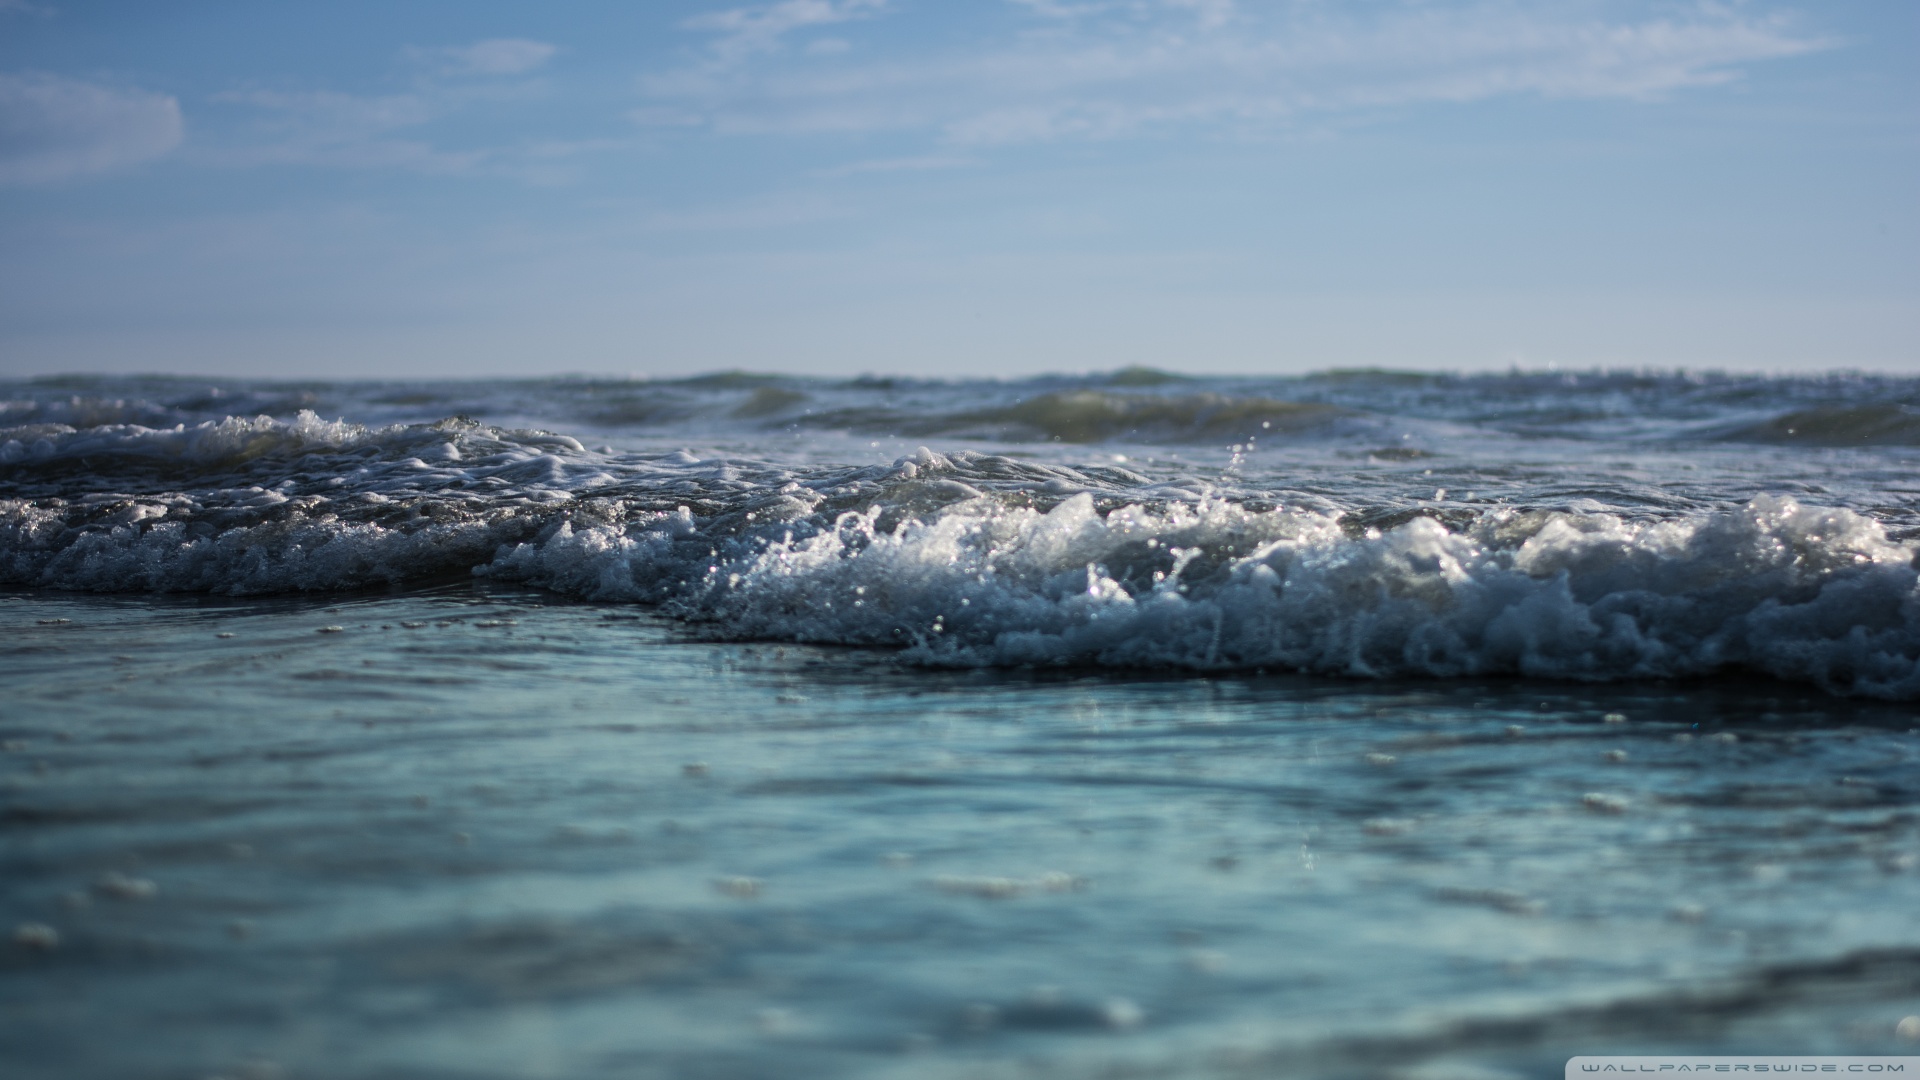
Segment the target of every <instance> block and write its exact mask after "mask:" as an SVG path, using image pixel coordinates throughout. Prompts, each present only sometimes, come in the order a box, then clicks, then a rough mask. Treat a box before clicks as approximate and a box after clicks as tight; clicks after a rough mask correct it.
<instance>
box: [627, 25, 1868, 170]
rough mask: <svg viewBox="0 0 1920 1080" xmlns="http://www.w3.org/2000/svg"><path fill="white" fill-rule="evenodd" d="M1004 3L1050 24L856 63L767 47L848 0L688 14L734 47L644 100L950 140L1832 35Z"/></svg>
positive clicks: (1277, 105) (1235, 119)
mask: <svg viewBox="0 0 1920 1080" xmlns="http://www.w3.org/2000/svg"><path fill="white" fill-rule="evenodd" d="M1012 3H1013V4H1014V5H1016V7H1017V9H1018V10H1019V11H1020V12H1021V13H1022V14H1023V15H1024V16H1026V17H1027V19H1029V20H1031V19H1040V20H1044V26H1045V27H1046V29H1045V30H1044V31H1040V30H1036V31H1034V32H1024V31H1022V30H1021V29H1020V27H1019V25H1018V23H1017V22H1016V24H1015V25H1013V26H1012V27H1010V28H1009V29H1008V32H1006V33H1005V34H1003V35H1002V36H1001V37H1000V38H999V39H997V40H993V39H987V41H986V43H985V44H981V45H979V46H975V47H970V48H964V49H960V48H945V49H938V48H936V49H931V50H923V51H921V52H918V53H914V54H908V53H902V52H895V53H894V54H892V55H890V56H879V57H877V58H875V59H871V60H865V59H863V60H861V61H859V62H851V61H848V60H847V59H846V58H844V57H843V58H838V59H834V58H814V57H807V56H804V55H800V56H796V55H794V54H791V53H779V54H776V49H775V48H774V47H773V44H774V43H777V41H778V37H779V35H780V34H782V33H785V32H787V31H789V30H792V29H794V28H796V27H798V26H802V25H811V24H813V23H816V22H822V21H829V20H831V21H841V20H844V19H847V18H851V17H853V15H854V14H856V10H855V8H854V6H853V0H848V2H847V3H842V4H834V3H829V2H827V0H788V2H787V3H784V4H776V5H773V6H771V7H763V8H751V9H738V10H736V11H731V12H726V13H722V14H721V15H714V16H708V17H706V18H703V19H699V20H695V21H693V22H690V23H688V24H686V25H688V26H689V27H691V28H693V29H703V30H707V31H709V32H711V33H714V34H715V35H716V38H715V40H714V42H713V44H712V47H713V49H714V50H715V54H716V55H718V56H721V57H722V58H724V59H726V60H727V61H729V62H730V64H731V66H730V67H726V68H724V69H717V68H715V67H713V66H711V65H699V66H694V67H688V68H682V69H679V70H677V71H669V72H662V73H659V74H657V75H655V76H653V77H650V78H648V79H646V80H644V81H643V84H642V85H643V90H644V91H645V92H646V93H647V95H648V97H649V99H650V100H649V102H648V104H647V107H646V108H645V109H643V110H641V112H640V113H638V114H636V115H638V116H642V117H667V116H671V117H673V118H674V119H675V122H676V123H680V124H686V125H693V126H705V127H707V128H709V129H711V130H715V131H720V132H728V133H755V132H780V133H788V134H795V133H809V132H842V133H845V132H862V131H898V132H913V131H919V132H922V133H924V134H927V135H929V136H934V137H938V138H940V139H943V140H945V141H947V142H950V143H954V144H987V143H1005V142H1031V141H1040V140H1051V139H1063V138H1111V137H1117V136H1122V135H1127V134H1131V133H1139V132H1146V131H1153V130H1160V129H1169V128H1179V127H1188V128H1191V127H1202V126H1211V127H1214V128H1223V127H1238V128H1254V129H1257V128H1260V127H1270V126H1273V125H1275V124H1280V123H1284V122H1286V121H1287V120H1289V119H1291V118H1294V117H1298V116H1302V115H1308V114H1315V113H1321V114H1325V113H1337V112H1342V111H1353V110H1365V109H1378V108H1382V107H1390V106H1403V105H1413V104H1420V103H1460V102H1471V101H1479V100H1486V99H1490V98H1497V97H1511V96H1522V95H1525V96H1533V97H1542V98H1585V99H1624V100H1638V101H1645V100H1653V99H1658V98H1660V97H1663V96H1666V95H1670V94H1673V93H1675V92H1678V91H1682V90H1686V89H1689V88H1694V87H1700V86H1709V85H1714V84H1719V83H1725V82H1729V81H1732V80H1735V79H1738V78H1739V77H1741V75H1742V73H1743V71H1744V69H1745V67H1746V66H1748V65H1751V64H1754V63H1759V62H1762V61H1766V60H1772V59H1776V58H1780V57H1786V56H1793V55H1797V54H1801V53H1806V52H1810V51H1813V50H1816V49H1821V48H1826V47H1828V46H1829V44H1830V43H1828V42H1826V41H1823V40H1820V39H1817V38H1815V37H1812V36H1809V35H1806V34H1802V33H1798V32H1796V31H1795V30H1794V28H1793V26H1792V25H1791V23H1790V22H1789V21H1788V20H1787V19H1785V18H1784V17H1782V16H1779V15H1772V14H1767V13H1765V12H1764V11H1759V10H1757V9H1756V6H1755V5H1750V4H1738V5H1725V4H1716V3H1707V2H1701V3H1697V4H1690V5H1688V4H1682V5H1675V4H1665V5H1663V6H1661V7H1660V8H1658V9H1657V10H1650V9H1648V7H1647V5H1646V4H1645V3H1636V2H1634V0H1593V2H1589V3H1584V4H1580V5H1577V6H1575V5H1521V4H1515V3H1512V2H1508V0H1467V2H1465V3H1458V4H1436V3H1429V2H1423V0H1379V2H1373V3H1364V4H1358V3H1356V4H1343V5H1328V4H1324V3H1318V2H1314V0H1294V2H1286V3H1277V4H1271V5H1267V6H1264V7H1261V8H1260V9H1258V10H1255V9H1253V8H1251V7H1246V6H1236V5H1235V4H1234V3H1233V2H1232V0H1154V2H1146V0H1131V2H1128V3H1106V4H1092V3H1065V2H1061V0H1012ZM878 8H879V4H878V2H877V0H876V2H874V3H868V4H862V5H860V8H859V11H858V12H857V13H861V14H868V13H873V12H874V11H877V10H878ZM869 52H870V51H863V52H862V53H860V54H858V55H860V56H862V57H865V56H867V55H869Z"/></svg>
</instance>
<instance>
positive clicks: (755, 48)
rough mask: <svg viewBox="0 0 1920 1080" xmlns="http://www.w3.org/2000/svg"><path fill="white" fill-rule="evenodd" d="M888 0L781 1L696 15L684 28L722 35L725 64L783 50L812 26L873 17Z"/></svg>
mask: <svg viewBox="0 0 1920 1080" xmlns="http://www.w3.org/2000/svg"><path fill="white" fill-rule="evenodd" d="M887 3H888V0H780V2H779V3H776V4H764V5H761V6H759V7H744V8H732V9H729V10H727V11H716V12H713V13H711V14H707V15H696V16H694V17H693V18H691V19H688V20H687V21H686V22H684V23H682V24H681V25H683V26H685V27H686V28H688V29H690V30H709V31H712V32H714V33H715V34H716V35H718V36H717V37H716V38H715V40H714V43H713V52H714V55H715V56H716V57H717V58H718V59H720V60H721V61H722V62H725V63H733V62H737V61H739V60H743V59H745V58H747V57H749V56H752V55H753V54H755V53H765V52H773V51H776V50H778V49H779V48H780V45H781V40H780V39H781V38H783V37H785V36H786V35H788V34H790V33H792V32H794V31H795V30H802V29H805V28H806V27H809V26H829V25H832V24H834V23H843V22H848V21H850V20H853V19H858V18H862V17H864V16H867V15H870V14H873V13H875V12H877V11H879V10H881V9H882V8H884V7H886V6H887Z"/></svg>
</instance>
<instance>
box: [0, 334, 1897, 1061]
mask: <svg viewBox="0 0 1920 1080" xmlns="http://www.w3.org/2000/svg"><path fill="white" fill-rule="evenodd" d="M0 398H4V399H5V400H4V402H0V428H4V430H0V587H3V588H5V589H7V590H8V591H6V592H4V593H0V654H3V655H4V662H3V663H0V745H3V747H4V752H3V753H0V917H4V919H5V926H4V929H5V930H6V931H7V933H8V934H9V937H10V940H8V941H7V942H5V943H4V945H0V1004H3V1006H4V1007H3V1008H0V1058H4V1060H6V1061H7V1062H8V1063H9V1072H10V1074H11V1073H14V1072H17V1073H18V1074H20V1075H24V1076H46V1077H69V1076H73V1077H93V1076H99V1077H108V1076H111V1077H144V1076H152V1077H202V1076H215V1075H219V1076H231V1077H239V1076H273V1075H283V1076H290V1077H304V1076H315V1077H335V1076H339V1077H407V1076H418V1077H464V1076H476V1077H489V1076H497V1077H522V1076H552V1077H579V1076H640V1077H654V1076H657V1077H703V1076H714V1077H721V1076H725V1077H731V1076H769V1077H771V1076H781V1077H786V1076H800V1077H807V1076H816V1077H841V1076H914V1077H919V1076H931V1077H941V1076H955V1077H961V1076H965V1077H971V1076H1061V1075H1064V1076H1108V1075H1127V1076H1150V1077H1153V1076H1168V1077H1174V1076H1273V1075H1284V1076H1305V1077H1374V1076H1388V1075H1397V1076H1409V1077H1414V1076H1417V1077H1466V1076H1483V1077H1484V1076H1494V1077H1499V1076H1515V1077H1518V1076H1535V1075H1557V1072H1558V1069H1559V1065H1560V1062H1562V1061H1563V1060H1564V1059H1565V1058H1566V1057H1567V1056H1569V1055H1571V1054H1574V1053H1593V1052H1652V1051H1658V1050H1687V1051H1697V1052H1709V1051H1714V1050H1725V1051H1729V1052H1732V1051H1756V1050H1764V1051H1769V1052H1790V1051H1791V1052H1841V1051H1844V1052H1856V1053H1875V1052H1899V1051H1901V1050H1903V1049H1907V1050H1910V1049H1911V1044H1910V1043H1906V1042H1903V1041H1901V1039H1900V1037H1899V1036H1898V1034H1897V1031H1898V1030H1900V1029H1899V1028H1898V1026H1897V1025H1899V1023H1900V1021H1901V1020H1902V1018H1903V1017H1908V1016H1913V1015H1916V1014H1920V865H1917V864H1920V816H1917V815H1916V809H1915V806H1916V800H1920V734H1916V730H1915V729H1916V719H1915V711H1914V700H1915V699H1916V697H1920V590H1917V587H1916V570H1915V565H1916V545H1915V538H1916V536H1920V484H1916V482H1915V481H1914V476H1915V469H1914V466H1915V465H1916V464H1920V450H1917V449H1916V448H1915V444H1916V443H1920V420H1916V419H1915V417H1916V415H1920V414H1917V413H1916V405H1920V381H1915V380H1900V379H1891V378H1877V377H1865V376H1832V377H1823V378H1818V379H1756V378H1735V377H1706V376H1702V377H1695V376H1683V375H1659V374H1634V373H1629V374H1607V373H1598V374H1591V375H1572V376H1568V375H1512V376H1488V377H1478V378H1460V377H1425V376H1402V375H1393V374H1384V373H1349V374H1338V373H1336V374H1329V375H1322V376H1315V377H1310V378H1304V379H1293V380H1265V381H1245V380H1239V381H1236V380H1184V379H1176V378H1173V377H1170V376H1164V375H1160V374H1158V373H1153V372H1145V371H1124V372H1119V373H1113V374H1109V375H1102V376H1092V377H1082V378H1071V379H1070V378H1060V379H1041V380H1033V381H1029V382H1024V383H978V384H973V383H958V384H947V383H930V382H898V381H895V382H888V381H882V380H865V381H857V382H852V383H818V382H808V381H803V380H784V379H774V378H763V377H758V376H740V375H727V376H716V377H709V378H706V379H702V380H691V381H686V382H679V383H649V382H632V383H625V382H593V381H587V380H572V381H552V382H544V383H449V384H421V385H407V386H398V385H393V384H378V385H376V384H352V385H308V386H288V385H277V384H275V385H269V384H258V383H229V384H210V383H192V382H185V381H180V380H158V379H154V380H134V379H118V380H77V381H66V382H41V383H33V384H19V383H16V384H8V385H5V386H0ZM1911 1026H1912V1025H1909V1027H1911Z"/></svg>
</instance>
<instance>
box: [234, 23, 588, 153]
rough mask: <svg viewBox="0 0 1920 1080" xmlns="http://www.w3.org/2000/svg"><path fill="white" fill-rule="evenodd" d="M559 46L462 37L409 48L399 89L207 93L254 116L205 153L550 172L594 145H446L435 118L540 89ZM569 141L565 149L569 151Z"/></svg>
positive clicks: (495, 103) (519, 40) (579, 142)
mask: <svg viewBox="0 0 1920 1080" xmlns="http://www.w3.org/2000/svg"><path fill="white" fill-rule="evenodd" d="M558 51H559V49H558V47H557V46H554V45H550V44H547V43H546V42H541V41H529V40H526V39H521V38H494V39H490V40H486V41H477V42H474V43H472V44H468V45H443V46H433V47H420V46H414V47H411V48H408V49H406V50H403V53H402V55H403V57H404V58H405V59H406V60H407V61H408V62H410V63H411V64H413V65H415V66H416V67H417V68H418V69H419V70H420V77H419V78H418V79H417V80H415V81H414V83H413V85H412V86H411V87H410V88H409V89H407V90H405V91H403V92H397V93H388V94H355V93H344V92H340V91H334V90H301V91H288V90H278V89H247V90H234V91H228V92H225V93H221V94H217V95H215V96H214V101H215V102H217V103H220V104H224V105H238V106H243V107H245V108H246V109H247V110H248V112H249V113H250V114H251V115H250V117H249V120H248V122H246V123H244V124H243V125H242V126H241V127H240V128H239V129H238V131H237V132H236V133H235V134H232V135H230V136H229V138H228V139H227V140H226V142H225V143H224V144H223V145H218V146H209V147H207V148H206V149H205V151H204V154H203V156H204V157H205V159H206V160H208V161H212V162H215V163H219V164H224V165H268V164H279V165H320V166H328V167H335V168H374V169H382V168H385V169H405V170H409V171H414V172H427V173H461V172H469V171H473V170H476V169H481V168H487V167H492V168H497V170H498V171H501V172H505V173H512V174H517V175H523V176H525V177H542V178H548V179H551V178H552V177H554V176H556V175H558V171H557V169H556V166H555V162H556V161H557V160H558V159H559V158H562V157H564V156H567V154H569V153H571V152H576V150H577V151H578V152H586V150H585V149H580V148H586V149H592V148H594V147H596V146H598V145H599V144H598V143H597V142H589V141H576V142H572V143H558V142H552V141H546V142H539V143H535V144H528V145H524V146H522V145H518V144H508V145H504V146H481V147H462V148H449V147H447V146H445V145H443V144H442V143H440V142H439V141H437V140H436V139H435V138H434V137H433V136H434V134H435V132H434V131H433V128H434V125H436V124H437V123H439V122H441V121H443V120H447V119H449V118H451V117H453V116H455V115H457V114H460V113H463V112H466V111H468V110H471V109H474V108H483V107H486V106H488V105H497V104H499V103H500V102H502V101H506V100H512V99H515V98H519V97H524V96H526V95H527V94H531V93H537V92H538V89H539V86H538V83H537V82H533V81H529V80H526V79H520V78H515V77H518V76H527V75H531V74H532V73H534V72H535V71H538V70H539V69H540V68H542V67H544V66H545V65H546V63H547V62H548V61H549V60H551V59H552V58H553V56H554V55H555V54H556V53H557V52H558ZM570 148H572V149H570Z"/></svg>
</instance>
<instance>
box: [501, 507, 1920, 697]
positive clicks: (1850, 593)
mask: <svg viewBox="0 0 1920 1080" xmlns="http://www.w3.org/2000/svg"><path fill="white" fill-rule="evenodd" d="M885 513H886V510H885V508H884V507H882V506H879V505H876V506H874V507H872V508H870V509H868V510H866V511H860V512H847V513H843V514H841V515H839V516H838V518H837V519H836V520H834V521H833V522H832V523H831V525H830V526H828V527H826V528H823V529H820V530H817V531H812V532H810V533H809V534H807V535H804V536H802V535H788V534H783V535H780V536H777V537H775V536H770V535H768V534H767V532H766V531H764V530H762V531H760V532H759V533H758V534H757V535H755V536H754V540H755V543H754V544H752V545H747V544H743V543H742V542H741V540H740V539H739V538H731V540H730V542H731V544H732V547H733V549H734V552H733V553H732V554H729V553H728V552H726V551H723V550H722V548H721V547H720V546H710V545H709V544H708V542H707V538H705V537H703V535H702V533H701V531H700V523H699V522H698V521H696V520H695V519H694V518H693V517H692V516H691V515H689V514H687V513H685V512H684V511H683V512H680V513H678V514H671V515H662V516H660V517H659V518H658V519H656V520H654V521H651V522H648V523H645V524H643V525H639V526H631V527H625V528H621V527H614V526H593V527H587V528H584V529H574V528H572V527H571V526H566V525H563V526H561V527H560V528H558V529H555V530H554V531H553V532H552V533H551V534H550V535H548V536H546V537H545V538H543V539H541V540H539V541H536V542H530V543H524V544H520V545H516V546H513V547H510V548H507V549H503V550H502V551H501V552H500V554H499V556H498V557H497V558H496V559H495V560H494V561H493V562H492V563H490V564H489V565H488V566H487V567H484V568H483V572H485V573H489V574H493V575H496V576H501V577H508V578H516V579H519V580H523V581H528V582H531V583H536V584H540V585H545V586H548V587H552V588H557V589H560V590H562V591H566V592H571V593H575V594H577V595H583V596H589V597H593V598H596V599H632V600H642V601H655V602H658V601H665V602H666V603H667V604H668V605H669V608H670V609H671V610H673V611H676V612H678V613H680V614H682V615H684V616H685V617H687V618H689V619H693V620H697V621H699V622H701V623H704V624H706V625H708V626H709V627H711V628H712V629H713V630H714V631H715V632H718V633H721V634H724V635H727V636H733V637H742V638H773V639H785V640H800V641H812V642H832V643H842V644H861V645H900V646H905V647H906V655H907V656H908V657H910V658H912V659H914V660H917V661H920V662H924V663H931V664H945V665H989V664H1003V665H1004V664H1039V665H1057V664H1091V665H1100V666H1110V667H1173V668H1187V669H1198V670H1211V669H1228V668H1277V669H1287V670H1302V671H1315V672H1326V673H1338V674H1349V675H1409V674H1420V675H1436V676H1457V675H1488V674H1521V675H1531V676H1554V677H1569V678H1582V679H1620V678H1657V677H1676V676H1690V675H1702V674H1707V673H1711V672H1717V671H1724V670H1732V669H1747V670H1756V671H1762V672H1767V673H1771V674H1774V675H1778V676H1781V677H1785V678H1791V679H1797V680H1807V681H1812V682H1816V683H1819V684H1821V685H1823V686H1826V687H1829V688H1831V689H1834V690H1837V691H1841V692H1847V693H1855V694H1863V695H1870V696H1877V697H1889V698H1912V697H1916V696H1920V585H1917V584H1916V571H1915V551H1914V550H1913V549H1912V548H1911V547H1909V546H1906V545H1903V544H1899V543H1894V542H1891V541H1889V540H1888V538H1887V537H1886V535H1885V532H1884V529H1883V528H1882V526H1880V525H1879V524H1878V523H1877V522H1875V521H1873V520H1871V519H1869V518H1866V517H1863V516H1861V515H1858V514H1855V513H1852V512H1849V511H1845V510H1823V509H1817V508H1809V507H1803V506H1801V505H1799V504H1798V503H1796V502H1794V501H1792V500H1790V499H1780V498H1762V499H1757V500H1754V501H1753V502H1752V503H1750V504H1749V505H1747V506H1746V507H1744V508H1742V509H1739V510H1737V511H1732V512H1722V513H1716V514H1708V515H1700V516H1695V517H1690V518H1687V519H1683V520H1678V521H1667V522H1632V521H1628V520H1624V519H1622V518H1620V517H1618V516H1615V515H1610V514H1587V515H1572V514H1564V513H1516V512H1496V513H1492V514H1488V515H1485V516H1483V517H1481V518H1480V519H1479V520H1477V521H1475V522H1474V523H1473V524H1472V525H1471V526H1470V527H1468V528H1465V529H1462V530H1461V531H1458V532H1454V531H1449V530H1448V529H1447V528H1446V527H1444V526H1442V525H1441V524H1440V523H1439V522H1438V521H1435V520H1433V519H1431V518H1428V517H1415V518H1413V519H1412V520H1410V521H1408V522H1406V523H1405V524H1404V525H1402V526H1400V527H1399V528H1396V529H1392V530H1390V531H1387V532H1384V533H1380V532H1369V533H1367V534H1365V535H1361V536H1358V537H1356V536H1352V535H1350V534H1349V533H1348V532H1347V531H1346V530H1344V529H1343V528H1342V525H1341V522H1340V521H1339V520H1338V518H1337V517H1336V516H1333V515H1326V514H1320V513H1314V512H1309V511H1292V510H1285V509H1281V510H1273V511H1266V512H1256V511H1251V510H1248V509H1246V508H1245V507H1243V506H1239V505H1235V504H1232V503H1227V502H1219V501H1203V502H1200V503H1198V504H1194V505H1182V504H1174V505H1171V506H1167V507H1164V508H1159V509H1150V508H1147V507H1143V506H1138V505H1134V506H1126V507H1123V508H1120V509H1117V510H1113V511H1111V512H1109V513H1106V514H1104V515H1103V514H1101V513H1099V512H1098V511H1097V510H1096V508H1095V504H1094V502H1093V500H1092V498H1091V497H1089V496H1087V495H1084V494H1083V495H1078V496H1075V497H1072V498H1069V499H1067V500H1065V501H1063V502H1061V503H1059V504H1058V505H1057V506H1054V507H1053V508H1052V509H1050V510H1046V511H1041V510H1038V509H1032V508H1025V507H1008V506H1006V505H1004V504H1003V503H1001V502H999V501H996V500H994V499H991V498H987V497H984V496H982V497H980V498H976V499H973V500H969V501H966V502H961V503H957V504H954V505H951V506H949V507H947V508H945V509H944V510H942V511H941V512H939V513H937V514H935V515H932V516H930V517H928V518H925V519H915V520H911V521H907V522H903V523H901V524H899V525H898V526H896V527H894V528H893V529H891V530H885V529H881V528H878V527H877V525H876V523H877V522H878V521H879V520H880V519H881V518H882V517H883V516H884V515H885ZM744 547H752V548H754V550H746V551H742V550H740V549H742V548H744ZM689 549H691V550H689ZM689 556H691V558H689Z"/></svg>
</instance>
